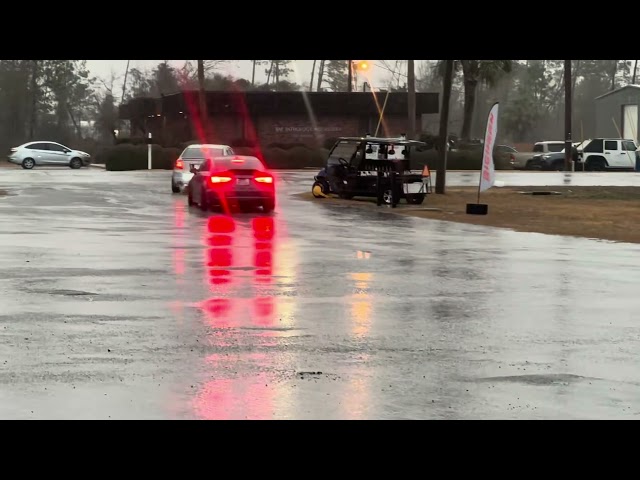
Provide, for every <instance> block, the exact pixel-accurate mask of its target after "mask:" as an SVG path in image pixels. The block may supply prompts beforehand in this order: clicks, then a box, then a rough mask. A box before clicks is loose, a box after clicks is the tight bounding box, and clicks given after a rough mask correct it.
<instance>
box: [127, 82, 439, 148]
mask: <svg viewBox="0 0 640 480" xmlns="http://www.w3.org/2000/svg"><path fill="white" fill-rule="evenodd" d="M386 96H387V94H386V93H385V92H378V93H377V94H376V96H375V97H374V95H373V94H372V93H371V92H307V93H305V94H302V93H301V92H217V91H216V92H212V91H210V92H207V96H206V101H207V111H208V114H209V121H208V122H207V125H206V126H202V125H200V122H199V121H198V118H199V108H198V105H199V100H198V98H199V97H198V92H197V91H184V92H180V93H176V94H173V95H166V96H163V97H161V98H134V99H132V100H131V101H130V102H129V103H127V104H123V105H122V106H121V107H120V118H121V119H122V120H127V121H129V127H130V135H131V136H132V137H142V136H146V134H147V132H151V134H152V136H153V139H154V143H159V144H162V145H165V146H171V145H178V144H180V143H182V142H187V141H192V140H201V141H202V139H203V138H206V140H207V141H208V142H215V143H225V144H230V143H234V142H237V141H238V140H256V139H257V140H258V141H259V142H260V144H261V145H265V146H266V145H269V144H272V143H304V144H307V145H309V146H317V145H321V144H322V142H323V141H324V140H325V139H327V138H332V137H339V136H350V135H364V134H365V133H367V132H370V133H372V134H373V133H374V132H375V130H376V127H377V125H378V118H379V114H378V111H379V110H378V105H379V107H380V108H382V106H383V104H384V102H385V97H386ZM438 110H439V100H438V94H437V93H416V117H417V118H416V129H417V131H418V132H420V131H421V124H422V121H421V119H422V117H423V115H429V114H437V113H438ZM407 115H408V113H407V94H406V93H404V92H394V93H389V94H388V98H387V99H386V107H385V114H384V119H383V122H382V124H381V126H380V130H379V132H378V134H379V135H384V136H397V135H399V134H401V133H406V132H407V125H408V119H407Z"/></svg>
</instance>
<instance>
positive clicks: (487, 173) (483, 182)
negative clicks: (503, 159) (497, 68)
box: [467, 102, 498, 215]
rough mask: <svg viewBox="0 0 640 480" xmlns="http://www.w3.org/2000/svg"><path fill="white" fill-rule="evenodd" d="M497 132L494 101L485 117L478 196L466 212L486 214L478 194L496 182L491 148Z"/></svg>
mask: <svg viewBox="0 0 640 480" xmlns="http://www.w3.org/2000/svg"><path fill="white" fill-rule="evenodd" d="M497 134H498V102H496V103H494V104H493V106H492V107H491V110H489V115H488V117H487V128H486V131H485V134H484V144H483V146H482V147H483V148H482V167H481V169H480V181H479V183H478V198H477V201H476V203H468V204H467V214H469V215H486V214H487V213H488V212H489V207H488V205H486V204H482V203H480V194H481V193H482V192H484V191H485V190H489V189H490V188H491V187H493V186H494V185H495V183H496V167H495V165H494V162H493V148H494V146H495V143H496V135H497Z"/></svg>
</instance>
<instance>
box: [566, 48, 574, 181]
mask: <svg viewBox="0 0 640 480" xmlns="http://www.w3.org/2000/svg"><path fill="white" fill-rule="evenodd" d="M564 138H565V143H564V169H565V171H570V170H571V160H572V159H571V157H572V153H573V152H572V149H573V148H572V144H571V60H565V61H564Z"/></svg>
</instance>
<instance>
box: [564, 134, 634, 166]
mask: <svg viewBox="0 0 640 480" xmlns="http://www.w3.org/2000/svg"><path fill="white" fill-rule="evenodd" d="M636 150H638V145H637V144H636V142H635V141H634V140H630V139H622V138H594V139H593V140H586V141H585V142H583V143H582V144H581V145H579V146H578V163H577V164H576V170H588V171H603V170H634V169H635V167H636V155H637V153H636Z"/></svg>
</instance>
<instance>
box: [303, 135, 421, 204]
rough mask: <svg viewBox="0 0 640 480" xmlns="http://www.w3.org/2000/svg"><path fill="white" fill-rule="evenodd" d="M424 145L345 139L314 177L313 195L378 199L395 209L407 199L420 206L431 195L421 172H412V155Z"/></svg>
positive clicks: (395, 140)
mask: <svg viewBox="0 0 640 480" xmlns="http://www.w3.org/2000/svg"><path fill="white" fill-rule="evenodd" d="M425 147H426V144H425V143H424V142H419V141H416V140H407V139H406V137H405V136H404V135H402V136H400V137H398V138H380V137H370V136H365V137H341V138H339V139H338V141H337V142H336V144H335V145H334V146H333V148H332V149H331V151H330V152H329V157H328V159H327V164H326V166H325V168H323V169H322V170H321V171H320V172H319V173H318V175H316V176H315V177H314V180H315V181H314V183H313V187H312V192H313V195H314V196H315V197H317V198H319V197H323V196H327V195H329V194H332V193H333V194H336V195H338V196H339V197H340V198H346V199H350V198H353V197H377V199H378V204H379V205H380V204H388V205H392V206H395V205H396V204H397V203H399V201H400V199H402V198H404V199H405V200H406V202H407V203H409V204H414V205H419V204H421V203H422V202H423V201H424V198H425V196H426V194H427V190H426V187H425V182H424V176H423V174H422V172H421V171H414V170H412V169H411V153H412V152H414V151H417V150H419V149H423V148H425Z"/></svg>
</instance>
